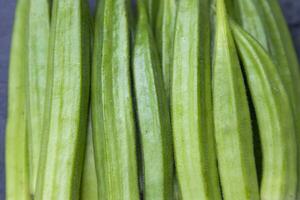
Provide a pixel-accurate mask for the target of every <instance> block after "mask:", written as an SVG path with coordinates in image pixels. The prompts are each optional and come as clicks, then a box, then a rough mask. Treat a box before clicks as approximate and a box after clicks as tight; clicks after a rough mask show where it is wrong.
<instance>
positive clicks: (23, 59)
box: [5, 0, 31, 200]
mask: <svg viewBox="0 0 300 200" xmlns="http://www.w3.org/2000/svg"><path fill="white" fill-rule="evenodd" d="M28 15H29V1H28V0H18V2H17V7H16V13H15V22H14V28H13V36H12V43H11V52H10V63H9V78H8V110H7V124H6V141H5V142H6V146H5V149H6V150H5V167H6V199H7V200H30V199H31V193H30V184H29V168H28V162H29V160H28V151H27V134H26V114H25V113H26V106H25V104H26V97H25V91H26V89H25V71H26V65H27V22H28Z"/></svg>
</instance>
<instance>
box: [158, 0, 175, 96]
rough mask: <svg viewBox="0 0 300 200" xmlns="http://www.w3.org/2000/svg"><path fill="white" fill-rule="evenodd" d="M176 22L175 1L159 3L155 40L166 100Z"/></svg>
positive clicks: (168, 91)
mask: <svg viewBox="0 0 300 200" xmlns="http://www.w3.org/2000/svg"><path fill="white" fill-rule="evenodd" d="M175 21H176V0H165V1H160V3H159V9H158V16H157V23H156V29H155V30H156V33H155V38H156V41H157V47H158V52H159V55H160V58H161V66H162V70H163V79H164V86H165V91H166V94H167V100H168V101H169V98H170V90H171V80H172V78H171V76H172V60H173V44H174V30H175Z"/></svg>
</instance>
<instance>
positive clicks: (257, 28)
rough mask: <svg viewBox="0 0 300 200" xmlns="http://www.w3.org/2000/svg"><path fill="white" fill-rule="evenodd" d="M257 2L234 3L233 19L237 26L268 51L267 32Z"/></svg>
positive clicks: (250, 0)
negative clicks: (236, 21)
mask: <svg viewBox="0 0 300 200" xmlns="http://www.w3.org/2000/svg"><path fill="white" fill-rule="evenodd" d="M260 6H261V5H260V3H259V2H258V0H237V1H234V8H235V10H234V11H235V14H236V16H235V18H236V19H237V20H238V22H239V24H241V26H242V27H243V28H244V29H245V30H246V31H247V32H248V33H249V34H250V35H252V36H253V37H254V38H255V39H256V40H257V41H259V43H260V44H261V45H262V46H263V47H264V48H265V49H266V50H268V48H269V47H268V41H267V32H266V31H265V27H264V21H263V17H262V16H263V15H262V12H261V8H260Z"/></svg>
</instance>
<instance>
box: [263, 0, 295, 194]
mask: <svg viewBox="0 0 300 200" xmlns="http://www.w3.org/2000/svg"><path fill="white" fill-rule="evenodd" d="M259 3H260V9H261V10H262V13H263V19H264V26H265V29H266V32H267V33H268V42H269V43H268V44H269V47H270V54H271V55H272V58H273V60H274V62H275V64H276V66H277V69H278V72H279V74H280V77H281V79H282V81H283V84H284V86H285V88H286V90H287V92H288V96H289V98H290V100H291V104H292V110H293V113H294V121H295V126H296V138H297V141H298V142H297V143H299V142H300V104H299V102H300V87H299V85H300V72H299V64H298V60H297V56H296V53H295V49H294V47H293V44H292V41H291V36H290V33H289V31H288V28H287V25H286V23H285V21H284V17H283V15H282V13H281V10H280V7H279V4H278V1H276V0H267V1H264V0H259ZM298 165H300V146H299V145H298ZM299 178H300V167H298V179H299ZM297 193H298V194H297V198H298V199H299V198H300V184H298V189H297Z"/></svg>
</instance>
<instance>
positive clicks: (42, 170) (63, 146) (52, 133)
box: [36, 0, 90, 200]
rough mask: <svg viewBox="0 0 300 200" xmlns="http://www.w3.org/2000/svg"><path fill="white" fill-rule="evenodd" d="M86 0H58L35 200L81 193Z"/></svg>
mask: <svg viewBox="0 0 300 200" xmlns="http://www.w3.org/2000/svg"><path fill="white" fill-rule="evenodd" d="M86 3H87V1H85V0H65V1H60V0H54V1H53V7H52V11H53V13H52V21H51V31H50V43H49V63H48V71H47V75H48V77H47V89H46V90H47V92H46V108H45V116H44V134H45V136H43V141H42V152H41V157H40V158H41V159H40V163H39V164H40V166H39V172H38V181H37V189H36V199H64V200H68V199H69V200H74V199H79V197H80V194H79V192H80V181H81V174H82V173H81V172H82V165H83V157H84V152H85V142H86V132H87V120H88V100H89V80H90V79H89V71H90V61H89V56H90V55H89V51H90V46H89V45H90V41H89V37H88V31H89V26H88V25H89V23H88V15H87V11H86V10H85V8H87V7H86V5H84V4H86Z"/></svg>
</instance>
